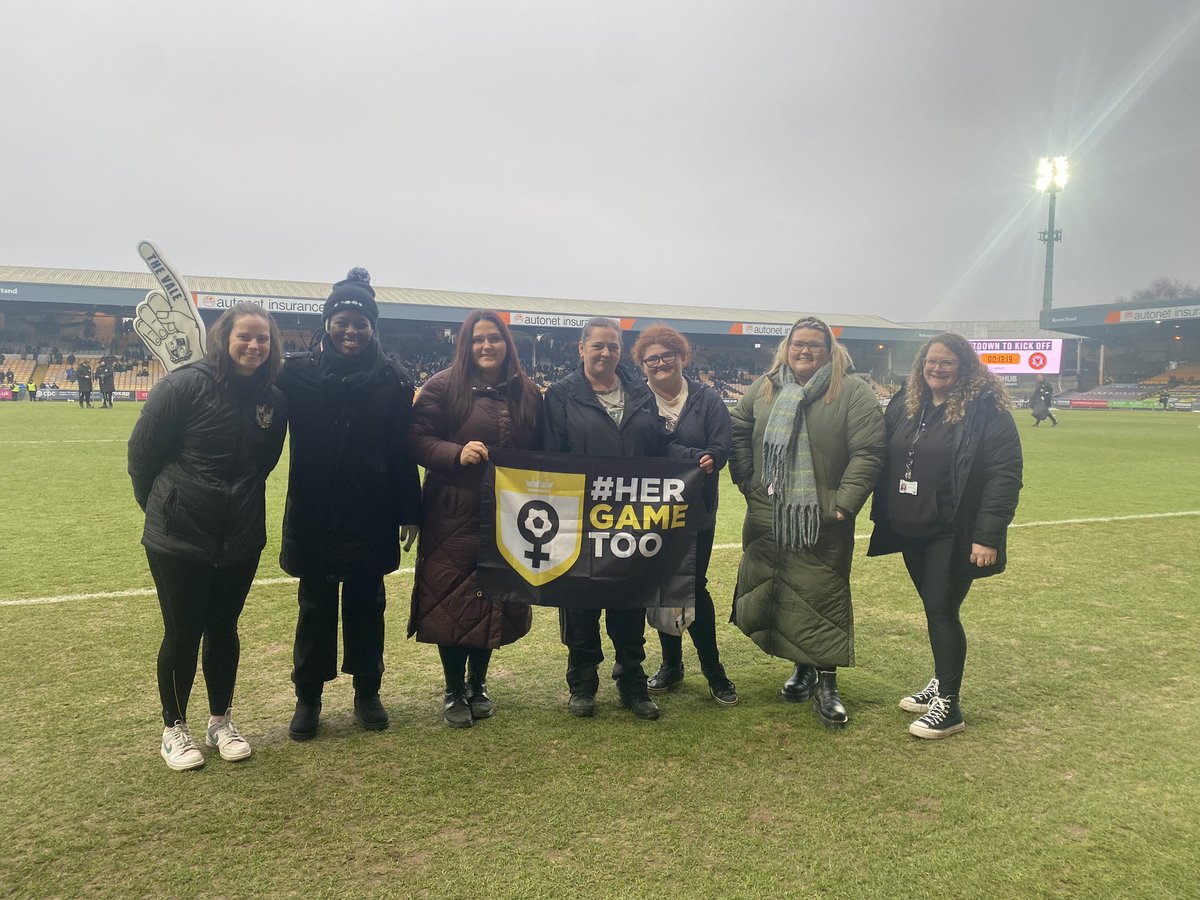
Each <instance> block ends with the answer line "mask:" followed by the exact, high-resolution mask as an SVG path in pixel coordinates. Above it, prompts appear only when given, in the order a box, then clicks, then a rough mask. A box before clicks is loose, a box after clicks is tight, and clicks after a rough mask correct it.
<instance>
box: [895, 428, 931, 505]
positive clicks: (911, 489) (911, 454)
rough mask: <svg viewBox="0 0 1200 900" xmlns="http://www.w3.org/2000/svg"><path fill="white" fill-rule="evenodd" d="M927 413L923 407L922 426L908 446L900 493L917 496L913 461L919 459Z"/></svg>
mask: <svg viewBox="0 0 1200 900" xmlns="http://www.w3.org/2000/svg"><path fill="white" fill-rule="evenodd" d="M925 412H926V408H925V407H924V406H922V407H921V424H920V425H918V426H917V432H916V434H915V435H913V439H912V443H911V444H909V445H908V459H906V460H905V462H904V475H903V477H901V479H900V493H902V494H911V495H912V496H914V497H915V496H917V482H916V481H915V480H914V479H913V460H915V459H916V457H917V442H918V441H920V440H921V438H922V436H923V435H924V434H925Z"/></svg>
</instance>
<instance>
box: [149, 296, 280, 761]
mask: <svg viewBox="0 0 1200 900" xmlns="http://www.w3.org/2000/svg"><path fill="white" fill-rule="evenodd" d="M280 356H281V349H280V346H279V328H278V327H277V326H276V325H275V321H274V320H273V319H272V318H270V316H269V315H268V314H267V313H266V311H265V310H263V309H262V308H261V307H259V306H257V305H254V304H251V303H239V304H237V305H236V306H234V307H233V308H231V309H229V310H227V311H226V312H224V313H223V314H222V315H221V317H220V318H219V319H217V321H216V323H215V324H214V325H213V327H212V329H211V330H210V332H209V335H208V354H207V356H206V358H205V359H204V360H202V361H200V362H195V363H192V364H191V365H186V366H183V367H182V368H179V369H176V370H175V371H174V372H172V373H171V374H170V375H168V376H167V377H166V378H165V379H164V380H163V381H162V383H161V384H159V385H158V386H157V387H156V388H155V389H154V391H153V392H152V393H151V394H150V398H149V399H148V400H147V401H146V404H145V406H143V407H142V412H141V415H140V417H139V418H138V420H137V424H135V425H134V427H133V433H132V434H131V435H130V438H129V475H130V478H131V479H132V481H133V495H134V498H135V499H136V500H137V503H138V506H140V507H141V508H142V509H143V510H144V511H145V513H146V525H145V529H144V530H143V532H142V544H144V545H145V547H146V559H147V561H148V562H149V566H150V574H151V575H152V576H153V577H154V584H155V587H156V588H157V591H158V602H159V605H160V606H161V608H162V616H163V627H164V635H163V640H162V645H161V647H160V648H159V653H158V692H159V699H160V701H161V703H162V715H163V723H164V728H163V737H162V748H161V751H160V752H161V754H162V757H163V759H164V760H165V761H166V763H167V766H168V767H170V768H171V769H174V770H176V771H182V770H185V769H195V768H199V767H200V766H202V765H204V756H203V754H201V752H200V748H199V747H197V746H196V742H195V740H194V739H193V738H192V735H191V731H190V730H189V729H188V724H187V721H188V719H187V706H188V698H189V696H190V694H191V691H192V683H193V682H194V681H195V678H196V653H197V650H198V649H199V648H200V642H201V640H203V642H204V653H203V657H202V660H203V666H204V681H205V685H206V687H207V688H208V708H209V713H210V716H209V719H208V728H207V731H206V734H205V741H204V742H205V743H206V744H207V745H208V746H209V747H211V748H215V749H216V750H217V751H218V752H219V753H220V755H221V758H222V759H226V760H240V759H246V758H247V757H249V756H250V754H251V749H250V744H249V743H248V742H247V741H246V739H245V738H244V737H242V735H241V734H240V733H239V732H238V730H237V727H236V726H235V725H234V724H233V719H232V715H231V714H232V706H233V691H234V684H235V681H236V679H237V670H238V659H239V655H240V644H239V641H238V633H237V623H238V617H239V616H240V615H241V612H242V607H243V606H244V605H245V602H246V596H247V594H248V593H249V591H250V585H251V583H252V582H253V580H254V573H255V572H256V571H257V570H258V560H259V556H260V554H261V553H262V548H263V547H264V546H265V545H266V542H267V532H266V482H267V476H268V475H269V474H270V472H271V470H272V469H273V468H275V464H276V463H277V462H278V461H279V454H280V452H281V451H282V450H283V438H284V433H285V431H286V428H287V410H286V407H285V405H284V398H283V395H282V394H281V393H280V391H279V389H278V388H277V387H275V386H274V381H275V376H276V374H277V373H278V371H279V366H280V363H281V359H280Z"/></svg>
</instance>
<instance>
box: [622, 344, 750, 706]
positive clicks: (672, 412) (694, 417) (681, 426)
mask: <svg viewBox="0 0 1200 900" xmlns="http://www.w3.org/2000/svg"><path fill="white" fill-rule="evenodd" d="M632 355H633V359H634V361H635V362H636V363H637V364H638V366H639V367H641V369H642V372H643V373H644V374H645V376H646V381H647V383H648V384H649V385H650V390H651V391H652V392H653V394H654V399H655V402H656V403H657V404H658V412H659V415H661V416H662V417H663V420H664V421H665V422H666V427H667V430H668V431H670V432H673V433H674V434H675V439H676V440H677V441H678V442H679V443H680V444H682V445H683V446H684V447H695V448H699V449H704V450H707V451H708V453H710V454H711V455H712V457H713V461H714V463H715V471H720V470H721V469H722V468H723V467H724V465H725V461H726V460H727V459H728V458H729V444H730V435H729V427H730V424H729V410H728V409H727V408H726V406H725V401H723V400H722V399H721V398H720V397H719V396H718V395H717V392H716V391H714V390H713V389H712V388H711V387H709V386H708V385H707V384H704V383H702V382H699V381H693V380H692V379H690V378H685V377H684V375H683V370H684V367H685V366H687V364H688V362H689V361H690V360H691V356H692V348H691V345H690V344H689V343H688V340H687V338H685V337H684V336H683V335H682V334H680V333H679V332H678V331H676V330H675V329H674V328H670V327H668V326H666V325H651V326H650V327H649V328H647V329H646V330H645V331H643V332H642V333H641V334H640V335H639V336H638V339H637V341H635V342H634V345H633V350H632ZM719 485H720V479H719V478H718V477H716V475H715V474H714V475H713V476H711V477H709V478H708V479H706V480H705V485H704V493H705V502H706V505H707V506H708V508H709V509H711V510H712V512H713V514H714V516H715V515H716V511H717V499H718V486H719ZM715 533H716V525H715V522H714V525H713V527H711V528H706V529H705V530H704V531H702V532H700V533H698V534H697V535H696V613H695V615H696V618H695V620H694V621H693V622H692V623H691V624H690V625H689V626H688V629H687V631H688V634H689V635H691V638H692V643H693V644H695V646H696V654H697V656H699V657H700V670H701V671H702V672H703V673H704V677H705V678H706V679H708V687H709V691H710V692H711V694H712V696H713V698H714V699H715V700H716V701H717V702H718V703H719V704H721V705H722V706H733V705H734V704H735V703H737V702H738V695H737V689H736V688H735V687H734V686H733V682H732V681H730V680H729V677H728V676H727V675H726V674H725V667H724V666H723V665H721V656H720V652H719V651H718V650H717V614H716V610H715V608H714V607H713V599H712V594H710V593H709V592H708V563H709V560H710V559H711V558H712V547H713V537H714V535H715ZM658 640H659V644H660V645H661V646H662V658H663V661H662V666H661V667H660V668H659V670H658V672H656V673H655V674H654V676H653V677H651V678H650V680H649V682H648V683H647V687H649V689H650V693H652V694H661V693H665V692H667V691H671V690H674V689H675V688H676V687H678V686H679V685H680V684H681V683H682V682H683V636H682V635H680V634H670V633H668V632H666V631H662V630H659V633H658Z"/></svg>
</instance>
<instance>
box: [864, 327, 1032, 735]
mask: <svg viewBox="0 0 1200 900" xmlns="http://www.w3.org/2000/svg"><path fill="white" fill-rule="evenodd" d="M1010 408H1011V403H1010V402H1009V398H1008V394H1007V392H1006V391H1005V390H1004V385H1003V384H1001V382H1000V379H999V378H997V377H996V376H995V375H993V374H992V373H991V372H989V371H988V370H987V368H986V367H985V366H984V365H983V364H982V363H980V361H979V357H978V356H977V355H976V354H975V351H974V349H973V348H972V347H971V344H970V343H969V342H968V341H967V340H966V338H964V337H962V336H961V335H957V334H950V333H945V334H939V335H937V336H936V337H934V338H932V339H931V340H930V341H929V343H927V344H926V345H925V346H924V347H922V348H921V350H920V352H919V353H918V354H917V357H916V359H915V360H913V367H912V373H911V375H910V376H909V379H908V384H907V385H906V386H905V387H904V388H902V389H901V390H900V392H899V393H897V394H896V396H895V397H893V398H892V401H891V403H890V404H889V405H888V408H887V414H886V416H885V422H886V424H887V434H888V444H887V453H886V456H885V459H886V463H885V466H884V470H883V472H882V473H881V474H880V477H879V481H878V483H877V484H876V486H875V499H874V501H873V503H872V506H871V518H872V519H873V520H874V522H875V529H874V531H873V532H872V534H871V546H870V549H869V550H868V552H867V555H868V556H881V555H884V554H887V553H896V552H901V553H903V555H904V565H905V566H906V567H907V569H908V574H909V577H910V578H911V579H912V583H913V586H914V587H915V588H916V589H917V593H918V594H919V595H920V597H921V602H922V603H923V605H924V607H925V620H926V625H927V630H928V633H929V642H930V645H931V647H932V649H933V664H934V677H933V678H932V679H930V681H929V684H928V685H926V686H925V687H924V688H923V689H922V690H920V691H917V692H916V693H914V694H910V695H909V696H907V697H904V698H903V699H901V700H900V708H901V709H903V710H905V711H907V712H911V713H922V715H921V717H920V718H918V719H917V720H916V721H914V722H913V723H912V724H911V725H909V728H908V730H909V733H911V734H913V735H915V736H916V737H920V738H943V737H948V736H949V735H952V734H955V733H956V732H959V731H962V730H963V729H964V728H966V724H965V723H964V721H963V715H962V712H961V710H960V708H959V691H960V689H961V687H962V678H963V669H964V667H965V666H966V661H967V637H966V634H965V632H964V631H963V627H962V622H961V620H960V619H959V610H960V609H961V608H962V604H963V601H964V600H965V599H966V597H967V592H968V591H969V590H970V589H971V584H972V583H973V582H974V580H975V579H976V578H986V577H988V576H990V575H998V574H999V573H1001V572H1003V571H1004V566H1005V562H1006V553H1005V544H1006V536H1007V532H1008V526H1009V523H1010V522H1011V521H1012V518H1013V515H1014V513H1015V512H1016V509H1017V500H1018V497H1019V494H1020V491H1021V467H1022V459H1021V440H1020V437H1019V436H1018V434H1017V426H1016V423H1015V422H1014V421H1013V417H1012V413H1011V412H1010V411H1009V410H1010Z"/></svg>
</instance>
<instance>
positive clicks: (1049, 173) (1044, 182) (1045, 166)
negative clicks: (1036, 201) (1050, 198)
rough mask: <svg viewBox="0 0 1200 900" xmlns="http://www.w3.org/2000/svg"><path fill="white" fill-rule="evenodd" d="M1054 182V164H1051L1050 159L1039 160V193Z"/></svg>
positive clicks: (1037, 185) (1037, 183)
mask: <svg viewBox="0 0 1200 900" xmlns="http://www.w3.org/2000/svg"><path fill="white" fill-rule="evenodd" d="M1053 181H1054V163H1052V162H1050V158H1049V157H1046V156H1043V157H1042V158H1041V159H1039V160H1038V179H1037V182H1036V187H1037V189H1038V190H1039V191H1045V190H1046V188H1048V187H1050V184H1051V182H1053Z"/></svg>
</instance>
